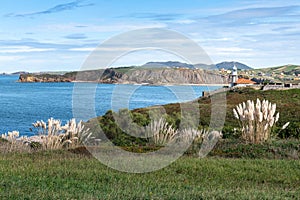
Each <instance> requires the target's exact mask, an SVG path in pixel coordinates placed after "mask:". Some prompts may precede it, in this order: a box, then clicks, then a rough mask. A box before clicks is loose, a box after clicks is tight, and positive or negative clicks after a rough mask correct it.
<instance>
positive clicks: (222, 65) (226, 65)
mask: <svg viewBox="0 0 300 200" xmlns="http://www.w3.org/2000/svg"><path fill="white" fill-rule="evenodd" d="M234 65H235V66H236V67H237V68H238V69H240V70H241V69H243V70H250V69H253V68H252V67H249V66H247V65H245V64H243V63H239V62H221V63H218V64H216V67H217V68H218V69H222V68H223V69H232V68H233V66H234Z"/></svg>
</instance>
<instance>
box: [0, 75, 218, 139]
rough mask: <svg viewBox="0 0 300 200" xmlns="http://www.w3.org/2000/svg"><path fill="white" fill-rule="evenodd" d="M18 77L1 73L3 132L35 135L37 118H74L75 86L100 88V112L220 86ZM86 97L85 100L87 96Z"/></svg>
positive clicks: (189, 97)
mask: <svg viewBox="0 0 300 200" xmlns="http://www.w3.org/2000/svg"><path fill="white" fill-rule="evenodd" d="M17 80H18V76H0V134H1V133H5V132H7V131H13V130H18V131H20V134H21V135H31V134H32V133H31V132H30V131H29V128H30V127H31V124H32V123H33V122H35V121H37V120H44V121H46V120H47V119H48V118H50V117H53V118H55V119H60V120H62V121H63V123H65V122H66V121H67V120H69V119H71V118H73V113H72V102H73V94H74V92H73V91H74V88H80V91H86V92H87V93H89V94H90V93H92V92H93V91H95V89H94V88H96V92H94V93H95V95H94V102H95V103H94V106H95V110H94V111H95V113H96V115H97V116H99V115H103V114H104V113H105V112H106V111H107V110H110V109H113V110H118V109H119V108H126V107H127V108H128V106H129V109H134V108H141V107H147V106H152V105H163V104H168V103H174V102H183V101H188V100H193V99H195V98H197V97H199V96H201V95H202V91H209V90H214V89H217V88H219V87H218V86H213V87H207V86H138V85H112V84H97V85H95V84H91V83H76V84H74V83H17V82H16V81H17ZM95 86H96V87H95ZM93 89H94V90H93ZM82 95H84V94H82ZM82 99H83V104H84V98H82ZM112 102H113V103H112ZM84 106H85V105H83V107H84ZM81 120H84V121H86V120H87V119H81Z"/></svg>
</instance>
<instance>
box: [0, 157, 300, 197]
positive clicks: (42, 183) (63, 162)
mask: <svg viewBox="0 0 300 200" xmlns="http://www.w3.org/2000/svg"><path fill="white" fill-rule="evenodd" d="M0 177H1V179H0V199H296V198H298V197H299V196H300V161H299V160H297V161H295V160H262V159H248V160H247V159H216V158H206V159H197V158H191V157H182V158H180V159H179V160H177V161H176V162H174V163H173V164H171V165H170V166H168V167H166V168H164V169H162V170H159V171H156V172H152V173H146V174H128V173H122V172H118V171H115V170H112V169H110V168H107V167H106V166H104V165H102V164H101V163H100V162H99V161H97V160H96V159H93V158H92V157H87V156H83V155H79V154H74V153H71V152H68V151H54V152H38V153H33V154H1V155H0Z"/></svg>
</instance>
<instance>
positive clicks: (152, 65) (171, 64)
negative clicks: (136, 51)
mask: <svg viewBox="0 0 300 200" xmlns="http://www.w3.org/2000/svg"><path fill="white" fill-rule="evenodd" d="M142 67H145V68H177V67H178V68H190V69H192V68H195V67H194V65H191V64H187V63H182V62H178V61H168V62H148V63H146V64H144V65H142Z"/></svg>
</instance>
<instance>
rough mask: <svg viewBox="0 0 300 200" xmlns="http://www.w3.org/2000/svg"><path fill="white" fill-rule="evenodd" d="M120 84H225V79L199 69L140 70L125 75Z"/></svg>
mask: <svg viewBox="0 0 300 200" xmlns="http://www.w3.org/2000/svg"><path fill="white" fill-rule="evenodd" d="M119 82H120V83H137V84H145V83H146V84H158V85H164V84H211V83H214V84H226V83H227V79H226V78H224V77H222V76H220V75H217V74H214V73H212V72H209V71H204V70H201V69H159V70H157V69H154V70H149V69H145V70H143V69H141V70H136V71H132V72H129V73H126V74H124V75H123V76H122V78H121V79H120V80H119Z"/></svg>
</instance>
